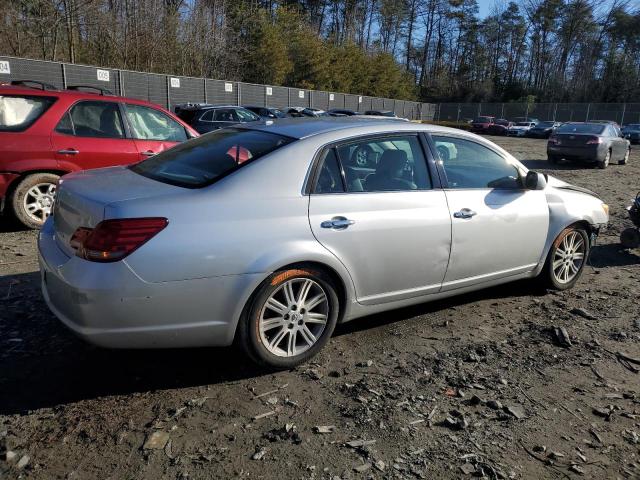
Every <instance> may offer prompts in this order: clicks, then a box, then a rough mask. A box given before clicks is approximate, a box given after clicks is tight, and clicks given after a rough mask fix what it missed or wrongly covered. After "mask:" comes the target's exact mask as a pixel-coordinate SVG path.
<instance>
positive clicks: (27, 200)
mask: <svg viewBox="0 0 640 480" xmlns="http://www.w3.org/2000/svg"><path fill="white" fill-rule="evenodd" d="M55 194H56V185H55V184H53V183H38V184H36V185H34V186H33V187H31V188H30V189H29V190H27V193H26V194H25V196H24V200H23V207H24V211H25V212H26V213H27V215H28V216H29V218H31V219H32V220H33V221H35V222H40V223H41V222H44V221H45V220H46V219H47V218H48V217H49V215H51V209H52V208H53V202H54V200H55Z"/></svg>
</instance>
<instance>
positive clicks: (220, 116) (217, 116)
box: [213, 108, 238, 122]
mask: <svg viewBox="0 0 640 480" xmlns="http://www.w3.org/2000/svg"><path fill="white" fill-rule="evenodd" d="M213 119H214V120H215V121H216V122H237V121H238V115H236V111H235V110H234V109H233V108H221V109H218V110H216V111H215V113H214V114H213Z"/></svg>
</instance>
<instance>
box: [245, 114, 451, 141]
mask: <svg viewBox="0 0 640 480" xmlns="http://www.w3.org/2000/svg"><path fill="white" fill-rule="evenodd" d="M363 127H366V128H367V130H368V131H370V133H372V134H375V133H383V132H389V131H416V130H423V131H433V132H451V133H453V132H455V133H460V132H461V130H458V129H456V128H448V127H440V126H437V125H427V124H421V123H412V122H405V121H401V120H393V119H390V118H389V117H373V118H372V117H370V118H366V117H362V116H351V117H348V116H347V117H308V118H283V119H277V120H267V121H265V122H251V123H245V124H242V127H241V128H243V129H252V130H261V131H264V132H273V133H278V134H280V135H284V136H287V137H291V138H296V139H302V138H307V137H312V136H315V135H321V134H323V133H330V132H335V131H338V130H339V131H341V132H342V133H343V134H344V136H345V137H348V136H349V133H350V131H354V132H355V131H361V130H362V128H363Z"/></svg>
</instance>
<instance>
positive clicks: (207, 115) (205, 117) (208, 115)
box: [200, 110, 214, 122]
mask: <svg viewBox="0 0 640 480" xmlns="http://www.w3.org/2000/svg"><path fill="white" fill-rule="evenodd" d="M213 112H214V111H213V110H209V111H207V112H204V113H203V114H202V116H201V117H200V120H201V121H203V122H213Z"/></svg>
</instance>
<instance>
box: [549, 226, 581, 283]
mask: <svg viewBox="0 0 640 480" xmlns="http://www.w3.org/2000/svg"><path fill="white" fill-rule="evenodd" d="M586 248H587V246H586V244H585V241H584V238H583V237H582V235H581V234H580V232H578V231H576V230H573V231H571V232H569V233H567V235H566V236H565V237H564V238H563V239H562V242H560V245H558V247H557V248H556V250H555V252H554V254H553V265H552V268H553V276H554V278H555V280H556V281H557V282H558V283H560V284H566V283H569V282H571V281H572V280H573V279H574V278H575V277H576V276H577V275H578V273H579V272H580V269H581V268H582V264H583V263H584V260H585V258H584V257H585V252H586Z"/></svg>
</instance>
